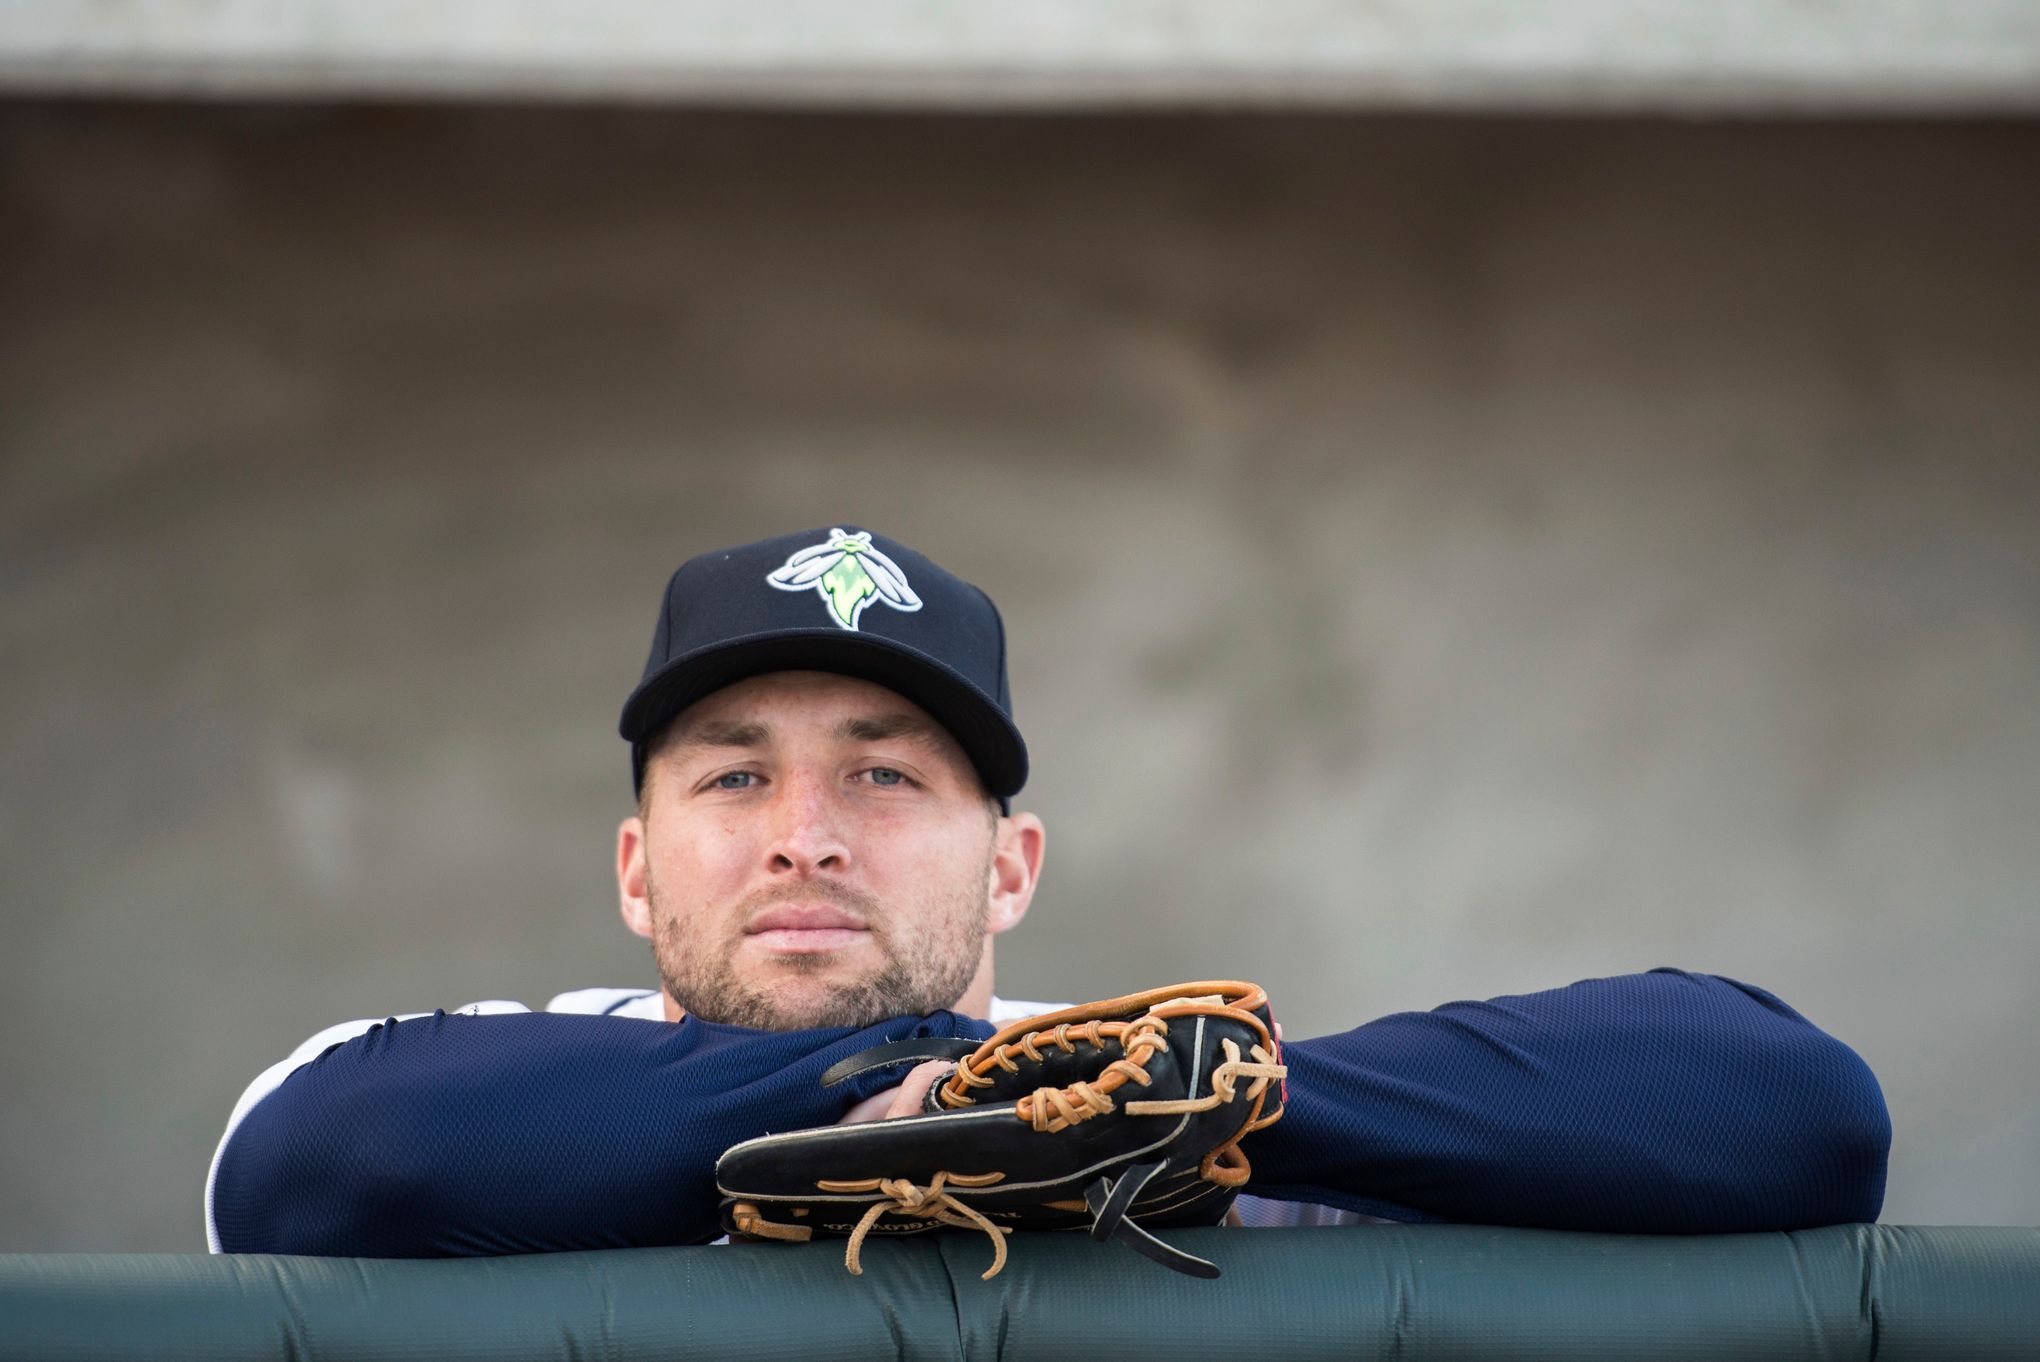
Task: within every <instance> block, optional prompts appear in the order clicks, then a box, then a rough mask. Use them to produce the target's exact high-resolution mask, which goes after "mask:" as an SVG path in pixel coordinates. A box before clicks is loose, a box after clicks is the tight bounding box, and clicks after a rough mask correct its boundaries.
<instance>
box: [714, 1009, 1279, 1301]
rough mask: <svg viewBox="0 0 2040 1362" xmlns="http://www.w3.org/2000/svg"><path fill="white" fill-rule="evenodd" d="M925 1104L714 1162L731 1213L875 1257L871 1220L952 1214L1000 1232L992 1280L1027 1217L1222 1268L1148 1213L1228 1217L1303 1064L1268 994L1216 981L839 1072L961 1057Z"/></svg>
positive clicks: (1187, 1266)
mask: <svg viewBox="0 0 2040 1362" xmlns="http://www.w3.org/2000/svg"><path fill="white" fill-rule="evenodd" d="M960 1051H968V1053H966V1054H963V1056H962V1059H961V1062H960V1063H959V1064H958V1065H957V1067H956V1068H955V1070H954V1071H953V1072H951V1073H950V1074H949V1075H947V1076H946V1077H945V1078H943V1079H942V1080H941V1081H939V1082H937V1083H936V1084H935V1085H934V1086H933V1087H931V1088H930V1089H929V1091H928V1099H927V1103H926V1108H927V1109H926V1112H925V1114H923V1115H919V1116H902V1117H896V1118H894V1119H892V1120H888V1121H870V1122H865V1123H861V1124H856V1125H847V1126H827V1127H823V1128H821V1129H818V1130H797V1131H793V1132H791V1133H788V1134H784V1135H766V1136H763V1137H761V1138H759V1139H755V1140H746V1141H744V1142H743V1143H742V1144H739V1145H735V1146H732V1147H731V1148H730V1149H729V1150H727V1151H726V1152H725V1153H724V1154H723V1156H722V1158H721V1159H719V1160H717V1162H716V1169H715V1175H716V1185H717V1188H718V1190H719V1191H720V1192H721V1193H722V1198H723V1200H722V1220H723V1226H724V1228H726V1229H728V1230H729V1231H730V1232H732V1233H734V1234H744V1235H750V1236H754V1237H756V1238H761V1239H784V1240H793V1241H805V1240H808V1239H811V1238H813V1237H814V1236H815V1235H816V1234H824V1235H847V1236H849V1240H850V1242H849V1245H848V1247H847V1249H846V1250H845V1252H844V1264H845V1265H846V1266H847V1267H848V1268H849V1269H850V1271H851V1272H852V1273H861V1272H862V1271H863V1268H862V1267H861V1266H860V1264H859V1261H858V1255H859V1250H860V1249H861V1248H862V1247H863V1245H864V1241H865V1240H866V1238H868V1237H869V1236H870V1235H872V1234H919V1233H922V1232H924V1231H928V1230H936V1229H942V1228H944V1227H949V1226H954V1227H959V1228H965V1229H978V1230H982V1231H984V1232H985V1233H986V1234H988V1235H990V1236H991V1239H992V1244H993V1256H992V1266H991V1269H990V1270H989V1271H987V1272H986V1273H985V1274H984V1276H985V1277H986V1278H987V1279H989V1278H991V1277H992V1276H994V1275H996V1274H997V1273H998V1271H999V1270H1000V1269H1001V1268H1002V1267H1004V1266H1005V1264H1006V1236H1007V1235H1008V1234H1009V1233H1011V1232H1012V1230H1014V1229H1016V1228H1017V1229H1046V1230H1072V1229H1088V1230H1089V1231H1090V1234H1091V1237H1092V1238H1094V1239H1099V1240H1107V1239H1111V1240H1117V1241H1119V1242H1120V1243H1123V1244H1126V1245H1128V1246H1130V1247H1131V1248H1133V1249H1135V1250H1136V1251H1138V1252H1140V1253H1142V1254H1144V1255H1146V1256H1147V1257H1149V1258H1152V1259H1154V1260H1155V1261H1156V1262H1159V1263H1161V1264H1162V1265H1164V1266H1165V1267H1170V1268H1173V1269H1175V1270H1176V1271H1178V1272H1185V1273H1188V1274H1189V1275H1191V1276H1195V1277H1216V1276H1217V1275H1218V1269H1217V1267H1215V1266H1213V1265H1212V1264H1211V1263H1209V1262H1206V1261H1205V1260H1204V1259H1202V1258H1197V1257H1193V1256H1191V1255H1190V1254H1187V1253H1184V1252H1181V1251H1180V1250H1177V1249H1174V1248H1171V1247H1169V1246H1168V1245H1167V1244H1164V1243H1163V1242H1162V1241H1161V1240H1159V1239H1157V1238H1155V1237H1154V1236H1153V1235H1152V1234H1150V1233H1148V1231H1147V1229H1146V1228H1144V1227H1146V1226H1157V1227H1159V1226H1169V1225H1215V1224H1218V1223H1219V1222H1220V1221H1221V1220H1223V1219H1224V1218H1225V1213H1226V1211H1227V1210H1228V1209H1229V1208H1230V1207H1231V1205H1232V1201H1233V1198H1234V1197H1235V1196H1236V1195H1237V1194H1238V1193H1239V1189H1240V1187H1241V1186H1242V1185H1243V1184H1244V1183H1245V1182H1246V1181H1247V1176H1248V1172H1249V1167H1248V1164H1247V1158H1246V1155H1245V1154H1243V1153H1242V1152H1241V1151H1240V1141H1241V1139H1242V1138H1244V1137H1245V1136H1247V1135H1249V1134H1251V1133H1252V1132H1254V1131H1256V1130H1260V1129H1261V1128H1262V1127H1264V1126H1270V1125H1273V1124H1274V1123H1275V1122H1276V1121H1277V1120H1278V1119H1280V1118H1281V1115H1282V1100H1283V1084H1282V1079H1283V1077H1284V1075H1285V1074H1286V1072H1287V1070H1286V1069H1285V1068H1284V1067H1283V1065H1282V1063H1281V1047H1280V1045H1279V1043H1278V1042H1277V1040H1276V1036H1275V1028H1274V1022H1273V1021H1272V1019H1271V1017H1270V1014H1269V1010H1268V996H1267V994H1266V993H1264V992H1263V991H1262V990H1261V989H1260V988H1259V987H1257V986H1256V985H1253V984H1247V983H1233V982H1224V981H1216V982H1202V983H1188V984H1177V985H1175V986H1173V987H1171V988H1158V989H1151V990H1149V991H1148V992H1145V993H1135V994H1132V995H1130V996H1128V997H1124V998H1113V999H1110V1000H1108V1001H1105V1002H1099V1003H1091V1004H1088V1005H1086V1006H1082V1007H1072V1008H1066V1009H1064V1010H1063V1011H1060V1012H1049V1013H1045V1014H1043V1015H1041V1016H1038V1017H1029V1018H1027V1019H1025V1020H1023V1021H1019V1022H1015V1023H1013V1024H1012V1025H1010V1026H1007V1027H1005V1028H1004V1029H1003V1030H1001V1031H1000V1032H999V1033H998V1034H997V1035H994V1036H993V1037H992V1038H991V1039H990V1040H988V1041H985V1042H984V1043H983V1044H982V1045H976V1046H973V1045H972V1044H971V1042H969V1041H957V1040H945V1039H941V1038H935V1039H931V1040H916V1041H901V1042H899V1043H897V1044H894V1045H884V1046H879V1047H877V1048H876V1049H873V1050H867V1051H865V1052H864V1053H862V1054H859V1055H855V1056H853V1057H851V1058H850V1059H847V1060H845V1061H843V1062H842V1063H841V1064H838V1065H836V1066H835V1067H834V1068H833V1069H831V1070H830V1071H829V1072H828V1073H827V1074H825V1075H823V1079H822V1081H823V1082H824V1083H825V1084H829V1083H837V1082H841V1081H842V1080H844V1079H846V1078H848V1077H850V1076H851V1075H853V1074H857V1073H864V1072H868V1071H869V1070H871V1069H873V1068H879V1067H884V1066H888V1065H896V1064H897V1065H905V1064H912V1063H915V1062H918V1061H921V1060H925V1059H929V1058H937V1057H940V1058H955V1057H957V1055H958V1054H959V1052H960Z"/></svg>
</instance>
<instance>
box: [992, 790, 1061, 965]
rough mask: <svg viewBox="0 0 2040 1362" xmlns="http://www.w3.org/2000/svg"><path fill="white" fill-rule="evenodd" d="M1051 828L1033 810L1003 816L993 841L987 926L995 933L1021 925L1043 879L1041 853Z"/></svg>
mask: <svg viewBox="0 0 2040 1362" xmlns="http://www.w3.org/2000/svg"><path fill="white" fill-rule="evenodd" d="M1047 838H1048V832H1047V830H1046V829H1045V828H1043V827H1042V826H1041V820H1040V819H1039V818H1036V817H1035V816H1034V815H1033V814H1031V813H1015V814H1009V815H1007V816H1006V817H1004V818H1001V819H1000V820H999V829H998V832H997V833H996V834H995V836H994V839H993V843H992V870H991V885H990V890H989V895H988V899H987V906H988V911H987V913H986V915H985V929H986V930H987V931H989V932H991V933H992V934H994V935H997V934H998V933H1000V932H1003V931H1008V930H1010V929H1011V928H1014V927H1017V926H1019V925H1020V919H1021V918H1023V917H1026V916H1027V905H1028V904H1030V903H1032V902H1033V901H1034V886H1035V885H1036V884H1038V883H1040V881H1041V856H1042V852H1043V850H1044V849H1045V847H1046V843H1047Z"/></svg>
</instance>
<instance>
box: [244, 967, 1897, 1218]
mask: <svg viewBox="0 0 2040 1362" xmlns="http://www.w3.org/2000/svg"><path fill="white" fill-rule="evenodd" d="M989 1034H990V1028H989V1027H988V1026H987V1025H986V1024H985V1023H983V1022H981V1021H977V1020H974V1019H971V1018H967V1017H963V1016H959V1015H957V1014H954V1013H948V1012H938V1013H934V1014H932V1015H930V1016H928V1017H917V1018H900V1019H896V1020H893V1021H888V1022H884V1023H881V1024H879V1025H877V1026H873V1027H867V1028H865V1029H863V1030H858V1031H851V1030H844V1029H840V1028H838V1029H833V1030H821V1031H792V1032H767V1031H753V1030H749V1029H745V1028H741V1027H731V1026H720V1025H715V1024H712V1023H708V1022H702V1021H699V1020H696V1019H692V1018H690V1019H687V1020H685V1021H682V1022H680V1023H678V1024H675V1025H666V1024H660V1023H646V1022H639V1021H628V1020H621V1019H617V1018H611V1017H591V1016H562V1015H557V1014H548V1013H524V1014H513V1015H502V1016H480V1017H466V1016H447V1015H444V1014H439V1015H435V1016H432V1017H425V1018H419V1019H416V1020H412V1021H403V1022H388V1023H385V1024H383V1025H381V1026H379V1027H376V1028H375V1029H374V1030H372V1031H370V1032H369V1033H367V1034H366V1035H363V1036H361V1037H359V1038H357V1039H355V1040H352V1041H349V1042H347V1043H345V1044H342V1045H337V1046H335V1047H333V1048H332V1049H330V1050H328V1051H326V1052H325V1053H324V1054H323V1055H321V1056H320V1057H319V1058H317V1059H316V1060H313V1061H312V1062H311V1063H309V1064H306V1065H304V1066H303V1067H301V1068H299V1069H298V1070H297V1071H296V1072H294V1073H293V1074H291V1076H290V1077H289V1078H287V1079H286V1080H284V1082H283V1084H282V1085H281V1086H280V1087H278V1088H277V1089H276V1091H274V1092H273V1093H271V1094H270V1095H269V1096H268V1097H266V1098H264V1099H263V1100H262V1101H261V1102H259V1103H258V1104H257V1105H256V1106H255V1107H254V1108H253V1110H251V1111H250V1112H249V1113H248V1115H247V1116H246V1118H245V1119H244V1120H243V1121H242V1123H241V1125H240V1126H239V1128H238V1129H237V1130H236V1131H235V1132H234V1134H233V1137H232V1138H231V1139H230V1140H229V1142H228V1144H227V1147H226V1149H225V1150H224V1151H223V1153H222V1156H221V1161H220V1165H219V1170H218V1174H217V1178H216V1180H215V1185H214V1192H213V1215H214V1223H215V1225H216V1226H217V1228H218V1231H219V1237H220V1243H221V1246H222V1247H223V1248H224V1249H225V1250H227V1251H229V1252H267V1253H308V1254H331V1255H355V1256H370V1257H437V1256H445V1255H470V1254H500V1253H533V1252H550V1251H557V1250H569V1249H594V1248H625V1247H633V1246H644V1245H657V1244H687V1243H699V1242H703V1241H705V1240H708V1239H712V1238H714V1237H716V1236H717V1235H718V1234H719V1233H720V1230H719V1228H718V1226H717V1221H716V1192H715V1185H714V1177H713V1169H714V1164H715V1160H716V1156H717V1155H718V1154H720V1153H721V1152H722V1150H724V1149H726V1148H728V1147H729V1146H730V1145H732V1144H735V1143H737V1142H738V1141H739V1140H744V1139H748V1138H750V1137H752V1136H755V1135H761V1134H764V1133H766V1132H768V1131H778V1130H792V1129H799V1128H803V1127H807V1126H816V1125H826V1124H828V1123H830V1122H832V1121H834V1120H836V1119H837V1118H838V1117H839V1116H841V1115H842V1114H843V1112H844V1111H845V1110H846V1109H847V1108H848V1106H849V1105H850V1104H851V1103H852V1102H855V1101H857V1100H858V1099H860V1098H862V1097H865V1096H868V1095H870V1094H871V1093H872V1092H875V1091H877V1090H879V1089H881V1088H883V1087H885V1086H887V1085H888V1084H890V1083H893V1082H896V1081H898V1079H899V1078H900V1076H901V1071H898V1070H886V1071H878V1072H874V1073H871V1074H867V1075H864V1076H862V1077H861V1078H859V1079H856V1080H852V1082H850V1083H848V1084H845V1085H843V1086H842V1087H838V1088H833V1089H823V1088H822V1087H821V1086H820V1084H819V1081H818V1080H819V1078H820V1075H821V1073H822V1071H823V1070H824V1069H826V1068H827V1067H828V1066H829V1065H830V1064H832V1063H834V1062H835V1061H836V1060H838V1059H841V1058H844V1057H845V1056H847V1055H851V1054H854V1053H856V1052H857V1051H859V1050H861V1049H863V1048H865V1047H867V1046H870V1045H874V1044H878V1043H880V1042H882V1041H888V1040H899V1039H904V1038H907V1037H914V1036H928V1035H947V1036H964V1037H971V1038H982V1037H984V1036H986V1035H989ZM1285 1059H1286V1060H1287V1062H1288V1064H1289V1066H1290V1076H1289V1080H1288V1082H1289V1092H1288V1108H1287V1111H1286V1114H1285V1115H1284V1117H1283V1119H1282V1121H1281V1122H1280V1123H1279V1124H1277V1125H1275V1126H1273V1127H1270V1128H1269V1129H1268V1130H1266V1131H1263V1132H1260V1133H1258V1134H1256V1135H1255V1136H1254V1137H1253V1138H1252V1139H1251V1140H1250V1141H1249V1142H1248V1146H1247V1152H1248V1154H1249V1155H1250V1157H1251V1158H1252V1160H1253V1165H1254V1182H1253V1184H1252V1188H1253V1191H1254V1193H1255V1194H1256V1195H1259V1196H1263V1197H1271V1198H1275V1199H1278V1200H1290V1201H1307V1202H1315V1203H1320V1204H1326V1205H1333V1206H1340V1207H1344V1208H1346V1209H1350V1210H1359V1211H1365V1212H1368V1213H1370V1214H1374V1215H1380V1216H1386V1217H1389V1218H1391V1219H1403V1220H1424V1219H1441V1220H1456V1221H1476V1222H1483V1223H1490V1224H1508V1225H1533V1226H1546V1227H1553V1228H1569V1229H1585V1230H1610V1231H1635V1232H1650V1233H1707V1232H1728V1231H1738V1230H1775V1229H1797V1228H1802V1227H1805V1226H1810V1225H1821V1224H1834V1223H1843V1222H1854V1221H1867V1220H1874V1219H1876V1217H1877V1212H1878V1210H1879V1208H1880V1206H1881V1205H1882V1203H1883V1197H1884V1173H1885V1160H1886V1155H1887V1153H1888V1150H1889V1146H1890V1138H1891V1128H1890V1121H1889V1118H1888V1116H1887V1115H1886V1112H1885V1108H1884V1101H1883V1097H1882V1095H1881V1094H1880V1093H1879V1091H1878V1087H1877V1082H1876V1079H1875V1078H1873V1077H1872V1076H1871V1073H1870V1070H1869V1068H1868V1067H1867V1066H1866V1065H1864V1063H1863V1062H1862V1060H1861V1059H1859V1058H1858V1057H1857V1056H1856V1055H1855V1053H1854V1052H1853V1051H1851V1050H1850V1049H1849V1048H1848V1047H1847V1046H1845V1045H1843V1044H1841V1043H1840V1042H1838V1041H1836V1040H1834V1039H1832V1038H1831V1037H1829V1036H1827V1035H1825V1034H1824V1033H1822V1032H1821V1031H1820V1030H1818V1029H1817V1028H1815V1027H1814V1026H1813V1025H1811V1024H1810V1023H1808V1022H1807V1021H1806V1020H1805V1019H1804V1018H1802V1017H1800V1016H1799V1014H1798V1013H1796V1012H1794V1011H1793V1010H1792V1009H1791V1008H1789V1007H1787V1006H1785V1004H1783V1003H1782V1002H1780V1001H1778V1000H1777V999H1776V998H1774V997H1772V996H1771V995H1770V994H1768V993H1765V992H1764V991H1763V990H1761V989H1756V988H1752V987H1749V986H1748V985H1744V984H1738V983H1735V982H1733V981H1731V980H1726V979H1720V978H1716V977H1712V976H1708V975H1697V974H1686V973H1681V972H1679V971H1675V970H1658V971H1653V972H1651V973H1649V974H1640V975H1625V976H1621V977H1617V978H1611V979H1594V980H1588V981H1585V982H1583V983H1578V984H1574V985H1571V986H1570V987H1567V988H1561V989H1554V990H1551V991H1549V992H1545V993H1534V994H1526V995H1523V996H1520V997H1510V998H1497V999H1493V1000H1491V1001H1488V1002H1460V1003H1449V1004H1447V1005H1445V1006H1443V1007H1440V1008H1437V1009H1435V1010H1433V1011H1430V1012H1416V1013H1401V1014H1397V1015H1395V1016H1390V1017H1383V1018H1381V1019H1379V1020H1377V1021H1373V1022H1369V1023H1367V1024H1366V1025H1364V1026H1360V1027H1356V1028H1355V1029H1353V1030H1351V1031H1345V1032H1341V1033H1339V1034H1337V1035H1331V1036H1323V1037H1319V1038H1317V1039H1313V1040H1298V1041H1292V1042H1290V1043H1289V1044H1288V1045H1286V1046H1285Z"/></svg>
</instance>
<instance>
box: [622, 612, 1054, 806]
mask: <svg viewBox="0 0 2040 1362" xmlns="http://www.w3.org/2000/svg"><path fill="white" fill-rule="evenodd" d="M788 671H817V672H834V673H836V674H838V675H841V676H854V677H857V678H858V679H860V680H864V681H870V682H873V683H875V684H877V685H881V686H884V687H885V688H886V689H887V690H891V691H896V692H898V693H899V694H901V695H903V696H905V697H906V698H907V699H909V700H911V701H913V702H914V703H915V704H917V705H919V706H920V707H921V708H922V709H924V710H926V711H927V712H928V715H929V717H930V718H932V719H934V720H935V722H937V723H939V724H941V725H942V726H943V727H944V728H946V729H948V730H949V732H950V734H951V736H953V737H954V738H955V739H956V741H957V743H958V745H959V746H961V747H962V748H963V750H964V754H965V755H966V756H968V757H969V758H970V761H971V764H972V765H973V766H975V767H976V768H977V772H978V778H979V779H980V780H982V781H983V782H984V786H985V793H987V794H990V795H994V796H996V797H998V798H1000V799H1005V798H1008V797H1010V796H1011V795H1013V794H1015V793H1017V792H1018V791H1019V789H1020V787H1021V786H1022V785H1025V784H1026V783H1027V745H1026V744H1025V743H1024V742H1022V741H1021V738H1020V730H1019V729H1018V728H1016V727H1015V726H1014V724H1013V721H1012V720H1011V719H1009V718H1007V717H1006V715H1005V714H1004V713H1003V712H1002V711H1001V710H1000V709H999V707H998V705H997V704H996V703H994V702H993V700H992V698H991V697H990V696H988V695H986V694H985V693H984V692H983V691H982V690H979V689H978V688H977V687H976V686H975V685H973V684H972V683H971V682H969V681H968V680H966V679H964V677H963V676H961V675H959V674H958V673H957V672H955V671H953V670H952V669H950V668H949V667H947V666H944V665H943V664H942V663H940V662H937V661H936V660H935V659H934V658H932V657H929V656H928V655H927V654H926V653H923V652H920V651H918V650H917V649H914V648H910V647H908V646H907V645H906V644H904V643H897V642H895V641H893V640H891V639H886V638H879V637H877V636H875V635H871V634H852V633H848V632H846V631H844V630H841V629H787V630H780V631H777V632H774V633H767V634H753V635H751V636H750V637H748V638H742V639H736V640H732V641H729V642H724V643H718V644H716V645H715V646H713V647H710V648H702V649H700V650H698V651H696V652H692V653H688V654H685V655H683V656H681V657H677V658H675V659H673V660H672V661H671V662H669V663H667V664H666V665H665V666H664V667H662V668H660V669H659V671H658V672H657V673H656V674H654V675H653V676H651V677H649V678H648V679H646V680H645V681H644V682H643V683H641V684H640V685H639V686H638V688H637V689H636V690H635V691H633V692H632V693H631V697H630V699H629V700H628V701H627V702H625V704H624V707H623V717H622V718H621V720H619V722H618V724H617V729H618V731H619V732H620V733H621V734H622V735H623V737H624V738H626V739H627V740H628V741H629V742H630V744H631V764H632V770H633V776H634V778H635V779H636V780H637V781H638V782H639V783H640V784H641V783H642V782H643V780H644V740H645V739H646V738H648V737H650V736H652V735H653V734H655V733H656V732H658V730H660V729H661V728H663V727H665V726H666V724H667V723H668V722H670V721H671V720H672V718H673V716H674V715H676V714H678V713H679V712H680V711H681V710H683V709H686V708H687V707H688V706H689V705H691V704H693V703H694V702H695V701H697V700H701V699H705V698H706V697H708V696H710V695H713V694H714V693H715V692H717V691H719V690H721V689H722V688H723V687H725V686H729V685H734V684H735V683H737V682H739V681H743V680H745V679H747V678H749V677H753V676H762V675H764V674H766V673H767V672H788Z"/></svg>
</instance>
